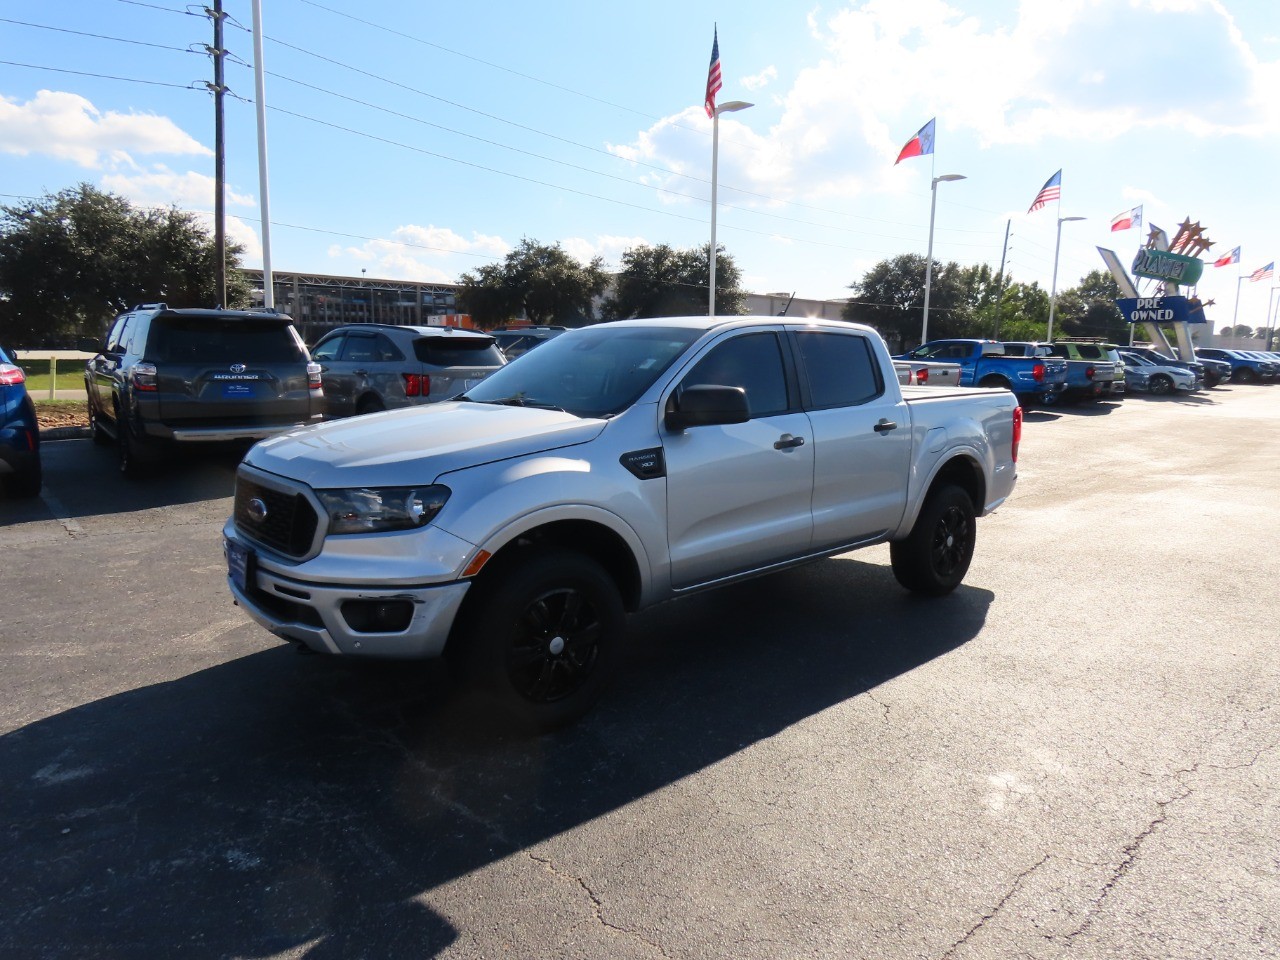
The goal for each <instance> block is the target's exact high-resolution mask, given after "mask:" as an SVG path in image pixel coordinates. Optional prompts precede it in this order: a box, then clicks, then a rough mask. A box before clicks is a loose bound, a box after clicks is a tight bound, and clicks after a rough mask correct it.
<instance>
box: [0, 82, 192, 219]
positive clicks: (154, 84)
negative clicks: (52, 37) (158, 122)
mask: <svg viewBox="0 0 1280 960" xmlns="http://www.w3.org/2000/svg"><path fill="white" fill-rule="evenodd" d="M0 63H2V64H4V65H5V66H7V67H26V68H27V69H29V70H48V71H49V72H51V73H70V74H74V75H75V76H77V77H93V78H94V79H95V80H119V81H121V82H123V83H145V84H147V85H148V86H152V87H173V88H174V89H176V90H194V89H195V88H194V87H191V86H189V85H187V84H183V83H165V82H164V81H162V80H140V79H138V78H137V77H115V76H111V75H110V74H106V73H89V72H88V71H86V70H67V69H64V68H62V67H46V66H44V65H43V64H38V63H18V62H17V61H16V60H0ZM5 196H7V194H5Z"/></svg>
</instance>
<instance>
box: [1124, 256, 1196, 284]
mask: <svg viewBox="0 0 1280 960" xmlns="http://www.w3.org/2000/svg"><path fill="white" fill-rule="evenodd" d="M1203 271H1204V264H1203V263H1201V262H1200V261H1199V260H1198V259H1196V258H1195V257H1188V256H1185V255H1184V254H1181V253H1169V252H1167V251H1165V250H1151V249H1148V248H1147V247H1143V248H1142V249H1141V250H1139V251H1138V255H1137V256H1136V257H1134V258H1133V273H1134V276H1137V277H1147V278H1149V279H1152V280H1171V281H1173V282H1174V283H1178V284H1182V285H1184V286H1190V285H1191V284H1193V283H1195V282H1196V281H1197V280H1199V279H1200V274H1201V273H1202V272H1203Z"/></svg>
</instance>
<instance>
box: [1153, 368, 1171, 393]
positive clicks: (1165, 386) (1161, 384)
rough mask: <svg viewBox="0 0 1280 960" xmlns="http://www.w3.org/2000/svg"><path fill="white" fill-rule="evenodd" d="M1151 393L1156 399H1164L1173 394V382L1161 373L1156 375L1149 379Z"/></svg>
mask: <svg viewBox="0 0 1280 960" xmlns="http://www.w3.org/2000/svg"><path fill="white" fill-rule="evenodd" d="M1151 392H1152V393H1154V394H1155V395H1156V396H1157V397H1164V396H1167V395H1168V394H1171V393H1173V381H1172V380H1170V379H1169V378H1168V377H1166V376H1165V375H1164V374H1162V373H1158V374H1156V375H1155V376H1154V377H1152V378H1151Z"/></svg>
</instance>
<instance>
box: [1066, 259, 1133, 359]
mask: <svg viewBox="0 0 1280 960" xmlns="http://www.w3.org/2000/svg"><path fill="white" fill-rule="evenodd" d="M1119 297H1120V287H1119V286H1118V285H1117V284H1116V281H1115V278H1114V277H1112V276H1111V274H1110V273H1108V272H1107V271H1106V270H1091V271H1089V273H1087V274H1085V276H1084V277H1083V278H1081V280H1080V282H1079V283H1078V284H1077V285H1076V286H1074V287H1072V288H1070V289H1069V290H1064V291H1062V293H1060V294H1058V307H1057V312H1056V315H1055V324H1058V325H1059V329H1061V330H1062V332H1063V333H1066V334H1069V335H1071V336H1075V337H1104V338H1106V339H1107V340H1111V341H1113V342H1116V343H1127V342H1128V340H1129V324H1128V323H1127V322H1126V321H1125V319H1124V315H1123V314H1122V313H1121V312H1120V309H1119V308H1118V307H1117V306H1116V300H1117V299H1118V298H1119Z"/></svg>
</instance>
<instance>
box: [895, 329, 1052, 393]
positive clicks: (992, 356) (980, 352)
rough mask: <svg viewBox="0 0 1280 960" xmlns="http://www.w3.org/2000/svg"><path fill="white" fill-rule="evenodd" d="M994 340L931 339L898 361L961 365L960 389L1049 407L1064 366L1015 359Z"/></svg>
mask: <svg viewBox="0 0 1280 960" xmlns="http://www.w3.org/2000/svg"><path fill="white" fill-rule="evenodd" d="M1005 347H1006V345H1005V344H1002V343H999V342H997V341H995V340H930V341H929V342H928V343H923V344H921V345H920V346H918V347H916V348H915V349H914V350H912V351H911V352H910V353H907V354H904V355H903V356H901V357H899V358H898V359H899V360H945V361H946V362H948V363H958V364H959V365H960V386H962V387H988V388H995V389H1002V390H1012V391H1013V392H1014V393H1015V394H1017V396H1018V398H1019V399H1020V400H1022V401H1025V402H1027V403H1035V402H1039V403H1045V404H1051V403H1053V402H1054V401H1055V400H1057V399H1058V397H1059V395H1060V394H1061V393H1062V391H1063V390H1064V389H1066V386H1067V365H1066V363H1065V361H1062V360H1058V359H1056V358H1053V357H1036V358H1030V357H1023V356H1020V355H1019V356H1015V355H1014V354H1013V353H1011V352H1010V351H1008V350H1006V349H1005Z"/></svg>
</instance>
